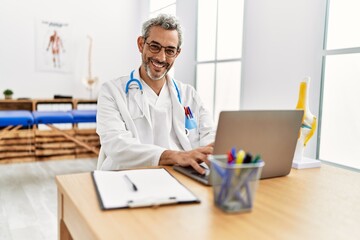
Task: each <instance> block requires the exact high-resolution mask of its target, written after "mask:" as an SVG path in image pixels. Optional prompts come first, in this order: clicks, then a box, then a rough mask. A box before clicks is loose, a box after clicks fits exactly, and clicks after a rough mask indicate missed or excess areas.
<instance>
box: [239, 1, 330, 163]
mask: <svg viewBox="0 0 360 240" xmlns="http://www.w3.org/2000/svg"><path fill="white" fill-rule="evenodd" d="M325 10H326V0H291V1H289V0H275V1H270V0H251V1H246V5H245V19H244V24H245V26H244V45H243V47H244V48H243V49H244V50H243V59H244V60H243V61H244V62H243V76H242V81H243V82H242V99H241V102H242V108H243V109H293V108H295V107H296V104H297V99H298V93H299V82H300V81H301V80H302V79H303V77H305V76H310V77H311V78H312V80H311V84H310V93H309V95H310V110H311V112H312V113H313V114H314V115H315V116H319V100H320V82H321V65H322V47H323V35H324V22H325ZM316 139H317V135H316V136H314V137H313V138H312V139H311V140H310V142H309V144H308V147H307V149H306V151H305V155H307V156H309V157H315V152H316Z"/></svg>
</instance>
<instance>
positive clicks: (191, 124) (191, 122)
mask: <svg viewBox="0 0 360 240" xmlns="http://www.w3.org/2000/svg"><path fill="white" fill-rule="evenodd" d="M134 72H135V70H132V71H131V73H130V79H129V80H128V81H127V83H126V86H125V94H128V93H129V88H130V85H131V84H132V83H133V82H135V83H136V84H137V85H138V86H139V90H140V91H141V94H143V92H144V91H143V86H142V83H141V82H140V80H139V79H136V78H134ZM171 80H172V82H173V84H174V87H175V90H176V93H177V97H178V100H179V103H180V104H182V101H181V96H180V91H179V88H178V86H177V84H176V82H175V80H174V79H171ZM184 111H185V133H186V135H187V136H188V135H189V130H191V129H195V128H197V124H196V120H195V118H194V115H193V114H192V112H191V110H190V107H189V106H186V107H184Z"/></svg>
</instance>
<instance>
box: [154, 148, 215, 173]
mask: <svg viewBox="0 0 360 240" xmlns="http://www.w3.org/2000/svg"><path fill="white" fill-rule="evenodd" d="M212 152H213V145H212V144H209V145H207V146H205V147H199V148H196V149H194V150H191V151H172V150H166V151H164V152H163V153H162V154H161V157H160V161H159V165H174V164H178V165H180V166H183V167H186V166H192V167H193V168H194V169H195V170H196V171H197V172H199V173H200V174H205V169H203V168H202V167H201V166H200V165H199V163H202V162H205V163H206V164H209V160H208V158H207V156H208V155H209V154H212Z"/></svg>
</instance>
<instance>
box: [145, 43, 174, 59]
mask: <svg viewBox="0 0 360 240" xmlns="http://www.w3.org/2000/svg"><path fill="white" fill-rule="evenodd" d="M145 43H146V44H147V45H149V50H150V52H152V53H159V52H160V51H161V49H162V48H164V49H165V55H166V56H167V57H175V55H176V54H177V53H178V52H179V49H178V48H176V47H163V46H161V45H160V44H158V43H154V42H150V43H148V42H145Z"/></svg>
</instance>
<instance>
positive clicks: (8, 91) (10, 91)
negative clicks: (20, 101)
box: [3, 89, 13, 96]
mask: <svg viewBox="0 0 360 240" xmlns="http://www.w3.org/2000/svg"><path fill="white" fill-rule="evenodd" d="M3 94H4V95H5V96H10V95H13V91H12V90H10V89H6V90H5V91H4V92H3Z"/></svg>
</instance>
